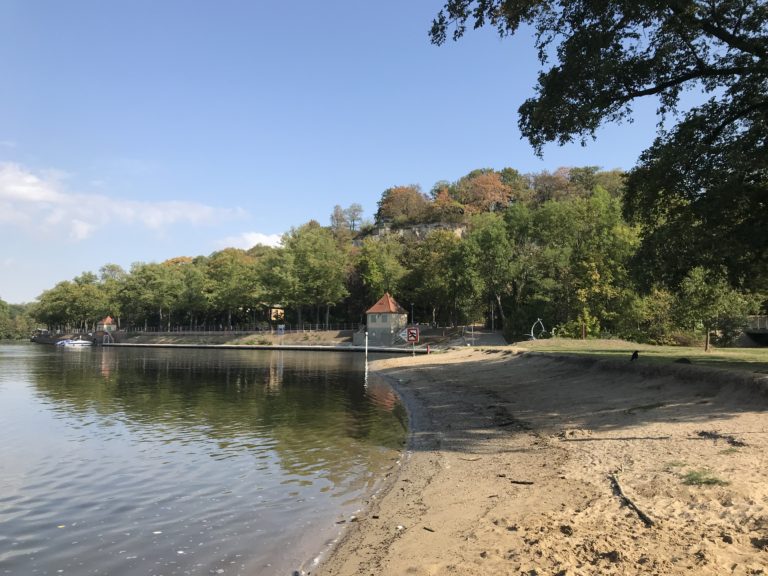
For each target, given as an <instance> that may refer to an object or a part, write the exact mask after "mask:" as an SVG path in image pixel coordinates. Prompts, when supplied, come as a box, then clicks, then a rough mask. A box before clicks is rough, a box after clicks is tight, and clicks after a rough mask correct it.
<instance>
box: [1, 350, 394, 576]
mask: <svg viewBox="0 0 768 576" xmlns="http://www.w3.org/2000/svg"><path fill="white" fill-rule="evenodd" d="M363 368H364V365H363V358H362V357H361V355H359V354H352V353H333V352H290V351H285V352H278V351H275V352H272V351H254V350H247V351H246V350H242V351H240V350H167V349H165V350H164V349H111V348H107V349H100V348H95V349H92V350H59V349H56V348H54V347H49V346H42V345H33V344H28V345H0V574H13V575H20V576H22V575H23V576H26V575H32V574H51V575H53V574H73V575H81V574H82V575H86V574H88V575H90V574H98V575H109V576H118V575H131V576H134V575H145V574H146V575H164V576H170V575H173V574H193V575H198V574H205V575H207V574H224V575H237V574H240V575H243V576H246V575H247V576H251V575H260V574H265V575H268V574H290V573H291V570H293V569H296V568H298V567H299V566H300V565H301V564H305V565H306V561H307V560H309V559H311V557H312V556H313V555H314V554H316V553H317V552H319V551H320V550H321V549H322V548H323V546H324V545H326V544H327V542H328V541H329V540H330V539H331V538H333V537H334V536H335V535H336V533H337V532H338V530H339V525H337V524H336V521H337V520H340V519H341V518H345V517H348V516H349V515H350V514H352V513H353V512H354V511H355V510H357V509H358V508H359V506H360V500H361V498H362V496H363V495H364V494H365V493H366V492H368V491H369V490H371V489H372V487H373V486H374V485H375V483H376V482H377V480H378V479H380V478H381V477H382V475H383V471H384V470H385V469H386V468H387V467H390V466H391V465H392V461H393V460H394V459H396V458H397V456H398V451H399V449H400V448H401V446H402V443H403V441H404V437H405V430H404V420H405V415H404V411H403V408H402V406H400V405H399V403H398V402H397V401H396V399H395V397H394V395H393V394H392V392H391V390H389V389H388V388H386V387H384V386H382V385H375V386H374V385H373V384H371V385H369V386H364V382H363Z"/></svg>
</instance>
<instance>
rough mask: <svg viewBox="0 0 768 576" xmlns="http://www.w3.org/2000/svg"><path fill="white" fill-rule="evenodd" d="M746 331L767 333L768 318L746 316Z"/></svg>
mask: <svg viewBox="0 0 768 576" xmlns="http://www.w3.org/2000/svg"><path fill="white" fill-rule="evenodd" d="M747 330H750V331H766V332H768V316H747Z"/></svg>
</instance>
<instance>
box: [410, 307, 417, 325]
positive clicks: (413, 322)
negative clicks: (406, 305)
mask: <svg viewBox="0 0 768 576" xmlns="http://www.w3.org/2000/svg"><path fill="white" fill-rule="evenodd" d="M411 324H416V321H415V320H414V319H413V302H411Z"/></svg>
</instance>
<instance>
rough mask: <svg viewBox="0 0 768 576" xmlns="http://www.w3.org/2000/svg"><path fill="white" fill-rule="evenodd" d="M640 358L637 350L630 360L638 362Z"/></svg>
mask: <svg viewBox="0 0 768 576" xmlns="http://www.w3.org/2000/svg"><path fill="white" fill-rule="evenodd" d="M638 356H639V354H638V353H637V350H635V351H634V352H632V358H630V361H632V360H637V358H638Z"/></svg>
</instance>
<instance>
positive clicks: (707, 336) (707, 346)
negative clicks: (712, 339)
mask: <svg viewBox="0 0 768 576" xmlns="http://www.w3.org/2000/svg"><path fill="white" fill-rule="evenodd" d="M704 330H705V331H706V334H705V335H704V352H708V351H709V325H706V326H704Z"/></svg>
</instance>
